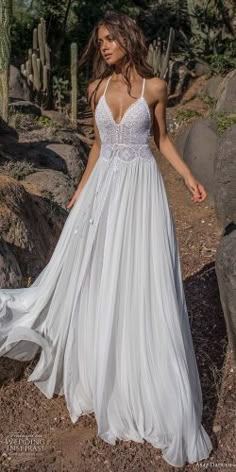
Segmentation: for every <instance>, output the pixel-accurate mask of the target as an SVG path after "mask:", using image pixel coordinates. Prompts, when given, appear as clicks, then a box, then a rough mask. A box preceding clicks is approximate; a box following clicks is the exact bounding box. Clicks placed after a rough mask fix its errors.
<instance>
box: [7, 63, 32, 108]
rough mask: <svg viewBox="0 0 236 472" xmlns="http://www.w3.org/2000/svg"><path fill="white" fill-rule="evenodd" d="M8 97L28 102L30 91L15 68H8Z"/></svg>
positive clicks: (23, 78)
mask: <svg viewBox="0 0 236 472" xmlns="http://www.w3.org/2000/svg"><path fill="white" fill-rule="evenodd" d="M9 97H10V98H14V99H18V100H30V89H29V86H28V84H27V80H26V78H25V76H24V75H22V74H21V71H20V70H19V69H17V67H15V66H13V65H11V66H10V76H9Z"/></svg>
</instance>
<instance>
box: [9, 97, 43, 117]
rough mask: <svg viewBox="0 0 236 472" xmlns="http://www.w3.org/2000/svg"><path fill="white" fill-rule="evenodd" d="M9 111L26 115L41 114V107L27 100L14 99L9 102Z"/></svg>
mask: <svg viewBox="0 0 236 472" xmlns="http://www.w3.org/2000/svg"><path fill="white" fill-rule="evenodd" d="M9 112H11V113H27V115H34V116H41V108H40V107H39V106H38V105H36V103H32V102H29V101H26V100H25V101H23V100H16V101H13V102H12V103H9Z"/></svg>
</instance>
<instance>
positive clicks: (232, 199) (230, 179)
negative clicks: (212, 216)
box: [214, 125, 236, 228]
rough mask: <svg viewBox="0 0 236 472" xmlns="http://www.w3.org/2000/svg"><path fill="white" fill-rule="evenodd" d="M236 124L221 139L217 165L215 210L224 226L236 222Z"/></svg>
mask: <svg viewBox="0 0 236 472" xmlns="http://www.w3.org/2000/svg"><path fill="white" fill-rule="evenodd" d="M235 156H236V125H233V126H231V127H230V128H228V129H227V130H226V131H225V133H224V134H223V136H222V137H221V138H220V140H219V144H218V149H217V153H216V166H215V191H214V200H215V210H216V215H217V219H218V221H219V224H220V225H221V227H222V228H225V226H226V225H227V224H229V223H231V222H234V223H236V165H235Z"/></svg>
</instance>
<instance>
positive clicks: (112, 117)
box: [102, 75, 145, 127]
mask: <svg viewBox="0 0 236 472" xmlns="http://www.w3.org/2000/svg"><path fill="white" fill-rule="evenodd" d="M111 78H112V75H110V77H109V78H108V80H107V83H106V87H105V90H104V93H103V95H102V96H103V97H104V101H105V104H106V107H107V109H108V111H109V114H110V116H111V119H112V121H113V123H114V125H115V126H117V127H119V126H121V124H122V123H123V120H124V118H125V116H126V114H127V113H128V111H129V110H130V108H132V106H133V105H135V104H136V103H137V102H139V101H140V100H142V99H144V97H143V92H144V85H145V78H143V81H142V91H141V95H140V97H139V98H137V99H136V100H135V101H134V102H133V103H131V104H130V105H129V106H128V108H127V109H126V110H125V112H124V114H123V116H122V117H121V120H120V121H119V123H117V121H116V120H115V118H114V116H113V113H112V111H111V108H110V106H109V105H108V102H107V99H106V91H107V87H108V84H109V82H110V80H111Z"/></svg>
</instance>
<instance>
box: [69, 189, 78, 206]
mask: <svg viewBox="0 0 236 472" xmlns="http://www.w3.org/2000/svg"><path fill="white" fill-rule="evenodd" d="M80 192H81V189H77V190H76V192H75V193H74V195H73V197H72V199H71V201H70V202H69V203H68V205H67V207H66V208H69V209H70V208H72V207H73V205H74V204H75V202H76V200H77V198H78V196H79V194H80Z"/></svg>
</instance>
